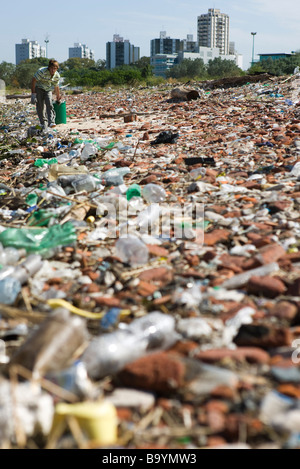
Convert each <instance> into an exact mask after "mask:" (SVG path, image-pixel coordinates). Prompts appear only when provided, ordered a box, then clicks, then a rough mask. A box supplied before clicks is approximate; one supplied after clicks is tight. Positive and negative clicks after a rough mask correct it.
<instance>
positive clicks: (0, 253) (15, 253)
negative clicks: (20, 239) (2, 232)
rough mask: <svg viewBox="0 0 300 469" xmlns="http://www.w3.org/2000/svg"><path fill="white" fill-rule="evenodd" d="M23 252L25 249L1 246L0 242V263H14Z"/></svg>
mask: <svg viewBox="0 0 300 469" xmlns="http://www.w3.org/2000/svg"><path fill="white" fill-rule="evenodd" d="M25 254H26V251H25V249H15V248H11V247H7V248H3V246H2V244H0V265H15V264H16V263H17V262H18V261H19V260H20V258H21V257H23V256H25Z"/></svg>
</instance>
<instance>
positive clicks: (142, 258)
mask: <svg viewBox="0 0 300 469" xmlns="http://www.w3.org/2000/svg"><path fill="white" fill-rule="evenodd" d="M116 255H117V257H119V258H120V259H121V261H122V262H126V263H127V264H130V265H131V267H139V266H141V265H144V264H146V263H147V262H148V258H149V251H148V248H147V246H146V244H145V243H144V242H143V241H141V240H140V239H139V238H136V237H135V236H128V237H127V238H120V239H119V240H118V241H117V242H116Z"/></svg>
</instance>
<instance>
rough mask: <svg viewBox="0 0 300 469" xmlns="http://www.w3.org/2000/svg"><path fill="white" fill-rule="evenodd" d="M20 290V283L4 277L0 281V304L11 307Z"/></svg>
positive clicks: (14, 279) (12, 278)
mask: <svg viewBox="0 0 300 469" xmlns="http://www.w3.org/2000/svg"><path fill="white" fill-rule="evenodd" d="M21 288H22V285H21V282H20V281H19V280H18V279H16V278H14V277H5V278H3V279H2V280H0V303H3V304H4V305H12V304H13V303H14V302H15V301H16V299H17V296H18V294H19V293H20V291H21Z"/></svg>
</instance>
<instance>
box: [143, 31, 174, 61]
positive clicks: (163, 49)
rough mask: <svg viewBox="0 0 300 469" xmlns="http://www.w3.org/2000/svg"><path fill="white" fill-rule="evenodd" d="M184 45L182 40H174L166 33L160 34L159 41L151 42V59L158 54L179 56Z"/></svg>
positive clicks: (153, 40)
mask: <svg viewBox="0 0 300 469" xmlns="http://www.w3.org/2000/svg"><path fill="white" fill-rule="evenodd" d="M181 48H182V44H181V40H180V39H172V38H170V37H167V33H166V31H161V32H160V37H159V39H152V40H151V54H150V55H151V57H154V56H155V55H158V54H166V55H171V54H178V52H179V51H180V50H181Z"/></svg>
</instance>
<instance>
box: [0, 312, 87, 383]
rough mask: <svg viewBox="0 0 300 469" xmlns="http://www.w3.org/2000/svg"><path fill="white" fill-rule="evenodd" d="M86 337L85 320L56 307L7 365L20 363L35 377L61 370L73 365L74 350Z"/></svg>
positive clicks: (8, 367) (81, 344)
mask: <svg viewBox="0 0 300 469" xmlns="http://www.w3.org/2000/svg"><path fill="white" fill-rule="evenodd" d="M86 340H87V329H86V324H85V320H84V319H83V318H80V317H78V316H73V315H71V314H70V313H69V311H68V310H66V309H64V308H57V309H56V310H55V311H54V312H53V313H52V314H50V315H49V316H48V317H47V319H45V321H44V322H42V323H41V324H40V326H39V327H38V329H36V330H35V331H34V332H33V333H32V334H31V335H30V336H29V337H28V338H27V340H26V341H25V342H24V343H23V344H22V345H21V347H19V348H18V350H17V351H16V352H15V354H14V355H13V356H12V358H11V360H10V363H9V364H8V365H7V368H6V371H8V370H9V369H10V368H11V367H12V366H13V365H21V366H23V367H25V368H27V369H28V370H29V371H31V372H32V375H33V377H34V378H40V377H43V376H45V375H46V374H48V373H52V372H57V371H60V370H64V369H66V368H67V367H69V366H70V365H71V364H72V360H73V356H74V354H75V352H76V351H77V350H78V349H79V348H80V347H81V346H83V344H84V343H85V342H86Z"/></svg>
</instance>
